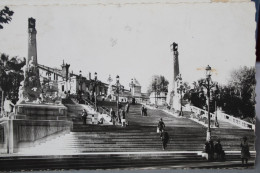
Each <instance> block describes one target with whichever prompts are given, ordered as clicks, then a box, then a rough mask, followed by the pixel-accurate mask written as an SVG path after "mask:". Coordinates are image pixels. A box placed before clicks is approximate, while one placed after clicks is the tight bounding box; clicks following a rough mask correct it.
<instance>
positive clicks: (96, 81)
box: [91, 72, 101, 110]
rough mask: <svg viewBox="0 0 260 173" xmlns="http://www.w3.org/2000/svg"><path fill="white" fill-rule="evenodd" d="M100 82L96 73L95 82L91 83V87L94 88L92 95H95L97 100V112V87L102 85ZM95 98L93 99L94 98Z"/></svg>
mask: <svg viewBox="0 0 260 173" xmlns="http://www.w3.org/2000/svg"><path fill="white" fill-rule="evenodd" d="M100 83H101V82H100V81H99V80H98V78H97V72H95V73H94V80H92V81H91V85H92V87H93V89H92V93H93V94H92V95H94V99H95V109H96V110H97V87H98V86H99V85H100ZM92 98H93V97H92Z"/></svg>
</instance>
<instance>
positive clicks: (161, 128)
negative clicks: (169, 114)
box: [157, 118, 165, 133]
mask: <svg viewBox="0 0 260 173" xmlns="http://www.w3.org/2000/svg"><path fill="white" fill-rule="evenodd" d="M157 128H158V129H159V132H160V133H162V131H163V130H164V128H165V124H164V122H163V119H162V118H161V119H160V121H159V123H158V126H157Z"/></svg>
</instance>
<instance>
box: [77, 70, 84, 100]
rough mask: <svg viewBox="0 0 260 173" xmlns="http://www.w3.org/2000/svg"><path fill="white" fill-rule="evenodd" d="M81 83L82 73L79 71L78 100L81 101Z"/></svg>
mask: <svg viewBox="0 0 260 173" xmlns="http://www.w3.org/2000/svg"><path fill="white" fill-rule="evenodd" d="M82 83H83V81H82V71H81V70H80V71H79V92H78V93H79V98H80V100H81V94H82Z"/></svg>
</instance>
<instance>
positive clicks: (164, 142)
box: [160, 129, 170, 150]
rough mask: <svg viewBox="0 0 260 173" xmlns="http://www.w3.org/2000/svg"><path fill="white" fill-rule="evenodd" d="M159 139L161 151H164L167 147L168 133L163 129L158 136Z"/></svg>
mask: <svg viewBox="0 0 260 173" xmlns="http://www.w3.org/2000/svg"><path fill="white" fill-rule="evenodd" d="M160 137H161V139H162V147H163V150H165V149H166V147H167V144H168V142H169V139H170V138H169V134H168V132H166V131H165V130H164V129H163V130H162V133H161V135H160Z"/></svg>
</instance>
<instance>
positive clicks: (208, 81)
mask: <svg viewBox="0 0 260 173" xmlns="http://www.w3.org/2000/svg"><path fill="white" fill-rule="evenodd" d="M205 70H206V79H205V80H203V81H202V83H201V85H202V86H203V87H204V88H206V89H207V98H208V129H207V137H206V140H207V141H209V140H210V137H211V130H210V90H211V89H212V88H213V87H215V86H216V84H215V83H213V82H212V80H211V67H210V66H209V65H208V66H207V67H206V69H205Z"/></svg>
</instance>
